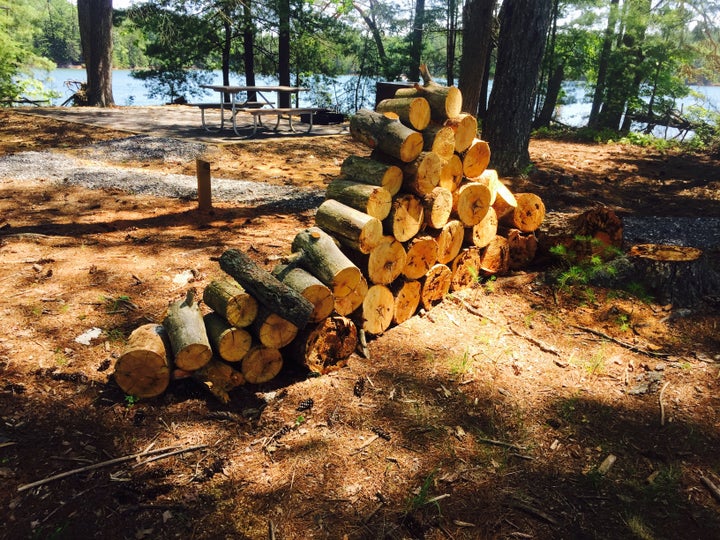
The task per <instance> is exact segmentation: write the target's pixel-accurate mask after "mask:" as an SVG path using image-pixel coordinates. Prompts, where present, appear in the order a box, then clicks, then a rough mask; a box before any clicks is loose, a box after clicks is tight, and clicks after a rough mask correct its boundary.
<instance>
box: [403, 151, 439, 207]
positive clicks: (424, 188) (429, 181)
mask: <svg viewBox="0 0 720 540" xmlns="http://www.w3.org/2000/svg"><path fill="white" fill-rule="evenodd" d="M444 165H445V161H444V160H443V159H442V158H441V157H440V156H439V155H438V154H436V153H435V152H422V153H421V154H420V155H419V156H418V157H417V158H416V159H414V160H413V161H412V162H410V163H407V164H406V165H405V166H404V167H403V191H405V192H406V193H413V194H415V195H418V196H420V197H422V196H423V195H426V194H428V193H430V192H431V191H432V190H433V189H435V188H436V187H437V185H438V184H439V183H440V174H441V173H442V169H443V167H444Z"/></svg>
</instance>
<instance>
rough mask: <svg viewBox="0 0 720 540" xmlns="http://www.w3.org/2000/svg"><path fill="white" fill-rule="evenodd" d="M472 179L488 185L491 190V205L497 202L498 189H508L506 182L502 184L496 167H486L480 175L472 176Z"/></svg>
mask: <svg viewBox="0 0 720 540" xmlns="http://www.w3.org/2000/svg"><path fill="white" fill-rule="evenodd" d="M470 181H471V182H479V183H481V184H484V185H486V186H487V188H488V189H489V190H490V204H491V205H493V204H495V199H496V198H497V192H498V190H499V189H503V188H505V189H507V188H506V187H505V185H504V184H503V185H502V186H501V182H500V178H499V177H498V173H497V171H496V170H495V169H485V170H484V171H483V172H482V174H481V175H480V176H478V177H476V178H472V179H471V180H470Z"/></svg>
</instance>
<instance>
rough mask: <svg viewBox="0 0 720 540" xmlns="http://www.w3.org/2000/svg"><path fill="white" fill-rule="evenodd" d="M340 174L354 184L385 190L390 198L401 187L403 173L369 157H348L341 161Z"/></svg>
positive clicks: (397, 168)
mask: <svg viewBox="0 0 720 540" xmlns="http://www.w3.org/2000/svg"><path fill="white" fill-rule="evenodd" d="M340 172H341V174H342V175H344V176H346V177H348V178H349V179H351V180H354V181H355V182H360V183H363V184H370V185H373V186H378V187H381V188H383V189H386V190H387V191H388V192H390V196H392V197H394V196H395V195H397V192H398V191H400V187H401V186H402V180H403V172H402V169H401V168H400V167H398V166H397V165H391V164H388V163H383V162H380V161H377V160H375V159H371V158H369V157H361V156H348V157H347V158H345V161H343V163H342V165H341V167H340Z"/></svg>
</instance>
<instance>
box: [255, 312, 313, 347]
mask: <svg viewBox="0 0 720 540" xmlns="http://www.w3.org/2000/svg"><path fill="white" fill-rule="evenodd" d="M310 305H312V304H310ZM311 313H312V311H311ZM309 321H310V316H308V322H309ZM306 324H307V323H306ZM303 326H305V325H303ZM250 329H251V330H252V333H253V335H254V336H255V337H256V338H257V339H258V341H260V344H261V345H263V346H264V347H267V348H269V349H281V348H283V347H285V346H286V345H287V344H289V343H290V342H291V341H292V340H293V339H295V336H297V334H298V331H299V328H298V327H297V325H295V324H293V323H291V322H290V321H288V320H287V319H285V318H284V317H282V316H281V315H279V314H277V313H273V312H272V311H270V310H269V309H268V308H266V307H265V306H260V308H259V309H258V314H257V317H255V320H254V321H253V323H252V324H251V325H250Z"/></svg>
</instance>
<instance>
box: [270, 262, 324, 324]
mask: <svg viewBox="0 0 720 540" xmlns="http://www.w3.org/2000/svg"><path fill="white" fill-rule="evenodd" d="M272 274H273V275H274V276H275V277H276V278H278V279H279V280H280V281H282V282H283V283H285V284H286V285H289V286H290V287H292V288H293V289H295V290H296V291H297V292H299V293H300V294H301V295H303V296H304V297H305V298H306V299H307V300H308V301H310V303H311V304H312V305H313V312H312V313H311V314H310V322H311V323H317V322H320V321H322V320H324V319H326V318H327V317H329V316H330V314H331V313H332V311H333V308H334V307H335V299H334V298H333V293H332V291H331V290H330V287H328V286H327V285H325V284H324V283H323V282H322V281H320V280H319V279H318V278H316V277H315V276H313V275H312V274H311V273H310V272H308V271H307V270H304V269H303V268H299V267H295V266H292V265H283V264H279V265H277V266H276V267H275V268H273V271H272Z"/></svg>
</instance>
